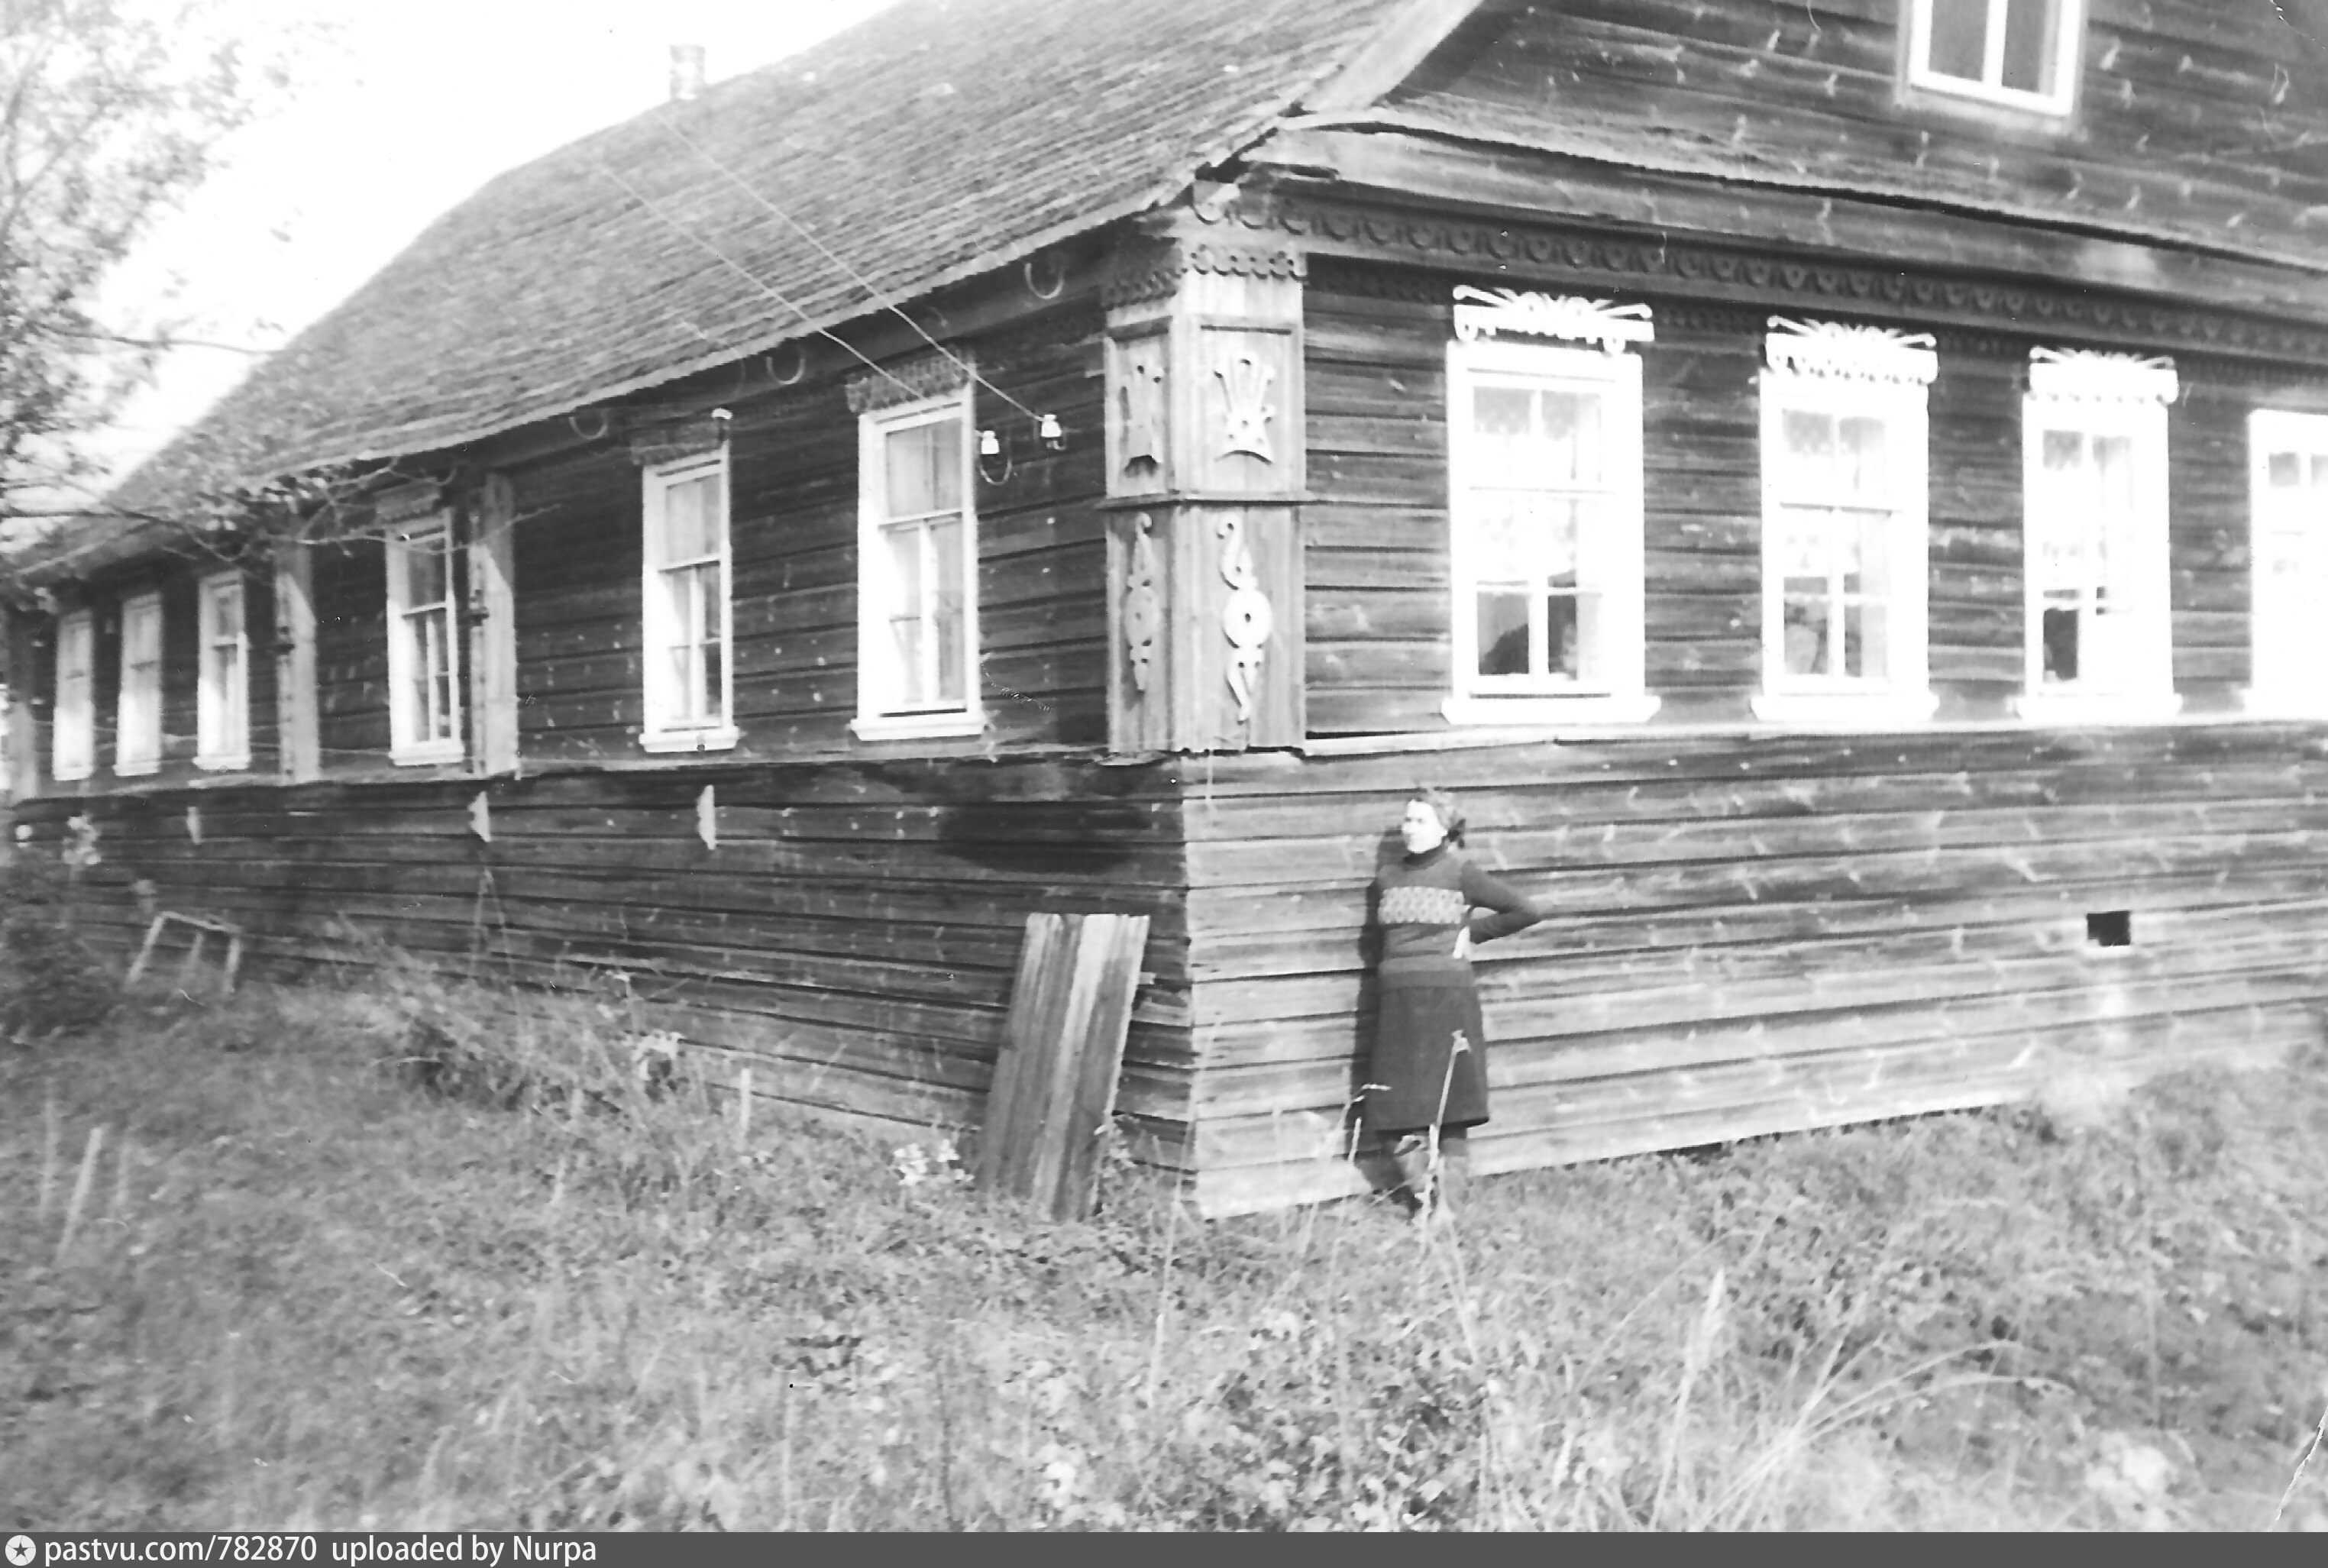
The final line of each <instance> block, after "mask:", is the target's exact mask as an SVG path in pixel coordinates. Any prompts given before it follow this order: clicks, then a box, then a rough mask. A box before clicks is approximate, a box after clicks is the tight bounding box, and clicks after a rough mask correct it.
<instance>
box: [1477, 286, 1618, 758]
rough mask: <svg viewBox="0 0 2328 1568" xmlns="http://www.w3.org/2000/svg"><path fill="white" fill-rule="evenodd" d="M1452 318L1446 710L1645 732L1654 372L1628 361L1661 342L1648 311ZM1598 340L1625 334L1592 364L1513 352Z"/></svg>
mask: <svg viewBox="0 0 2328 1568" xmlns="http://www.w3.org/2000/svg"><path fill="white" fill-rule="evenodd" d="M1459 297H1477V298H1485V297H1486V296H1485V294H1484V291H1480V290H1461V291H1459ZM1457 311H1458V324H1457V333H1458V335H1457V337H1456V338H1455V340H1454V341H1453V342H1451V343H1449V344H1448V347H1447V473H1448V524H1449V538H1448V543H1449V550H1448V562H1449V567H1450V585H1451V588H1452V593H1453V604H1452V606H1451V608H1452V612H1453V614H1452V615H1451V616H1450V624H1451V627H1452V630H1453V634H1454V635H1453V643H1454V671H1453V676H1454V679H1453V690H1451V691H1450V693H1449V695H1448V698H1447V700H1446V702H1445V704H1444V705H1443V711H1444V712H1445V713H1446V715H1447V717H1448V718H1450V720H1452V721H1453V722H1455V723H1457V724H1486V725H1495V724H1543V723H1591V722H1617V723H1632V722H1638V720H1641V719H1644V718H1647V717H1648V716H1649V715H1650V714H1651V713H1653V712H1655V711H1656V709H1657V699H1655V698H1654V697H1651V696H1649V695H1648V694H1647V692H1646V691H1645V690H1644V689H1643V658H1644V653H1643V645H1644V636H1643V624H1642V623H1643V606H1642V546H1641V361H1640V356H1639V355H1638V354H1636V353H1633V352H1629V351H1627V350H1626V348H1625V347H1624V344H1625V343H1627V342H1642V341H1647V339H1648V338H1649V336H1650V328H1649V323H1648V317H1647V310H1646V309H1645V308H1642V307H1638V306H1634V307H1629V308H1628V309H1625V310H1622V311H1620V308H1619V307H1615V306H1610V305H1604V304H1602V303H1600V302H1597V301H1577V300H1565V299H1561V300H1553V299H1546V298H1544V296H1527V295H1507V296H1500V297H1499V298H1497V299H1496V300H1495V301H1494V302H1493V303H1488V304H1483V305H1478V306H1467V305H1458V306H1457ZM1596 326H1597V327H1598V328H1599V329H1600V330H1603V331H1612V332H1613V330H1614V329H1617V328H1624V329H1628V330H1625V331H1624V333H1623V335H1621V336H1619V335H1611V336H1610V337H1609V338H1607V339H1606V340H1604V342H1603V343H1601V344H1600V346H1590V347H1588V346H1584V345H1583V344H1581V343H1575V342H1545V341H1542V340H1541V339H1540V338H1539V339H1535V340H1533V341H1531V340H1529V339H1527V338H1525V337H1524V336H1523V337H1519V338H1509V337H1504V336H1501V335H1500V333H1504V332H1513V333H1522V334H1525V333H1531V332H1538V333H1546V334H1547V335H1549V333H1552V332H1554V331H1557V332H1559V333H1561V335H1563V336H1567V335H1569V334H1570V333H1571V332H1574V333H1578V334H1580V335H1581V334H1582V333H1583V332H1586V331H1589V330H1592V329H1593V328H1595V327H1596ZM1467 329H1468V330H1469V332H1470V333H1472V335H1470V336H1469V337H1466V336H1465V335H1463V334H1464V333H1465V332H1466V330H1467Z"/></svg>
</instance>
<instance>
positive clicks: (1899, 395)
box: [1751, 316, 1939, 728]
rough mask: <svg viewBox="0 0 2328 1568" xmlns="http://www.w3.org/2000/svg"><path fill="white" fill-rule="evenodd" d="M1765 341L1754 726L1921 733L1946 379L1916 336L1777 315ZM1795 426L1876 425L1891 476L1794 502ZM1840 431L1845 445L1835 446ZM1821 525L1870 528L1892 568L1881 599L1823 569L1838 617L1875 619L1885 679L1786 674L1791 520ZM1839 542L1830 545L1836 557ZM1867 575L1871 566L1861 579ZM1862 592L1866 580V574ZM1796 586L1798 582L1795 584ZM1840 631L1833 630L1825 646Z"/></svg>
mask: <svg viewBox="0 0 2328 1568" xmlns="http://www.w3.org/2000/svg"><path fill="white" fill-rule="evenodd" d="M1770 326H1771V329H1772V330H1771V331H1770V333H1769V334H1768V336H1767V337H1766V338H1765V339H1764V341H1763V355H1764V359H1765V361H1766V362H1765V368H1764V369H1763V371H1762V373H1761V380H1760V401H1761V453H1762V549H1761V558H1762V616H1761V620H1762V626H1761V646H1762V689H1761V690H1760V692H1759V693H1758V694H1756V696H1755V697H1754V698H1753V699H1752V703H1751V706H1752V709H1753V712H1754V716H1755V717H1756V718H1760V719H1763V720H1765V721H1769V722H1776V723H1784V724H1809V725H1822V726H1825V725H1835V726H1841V727H1845V728H1881V727H1891V726H1897V725H1903V724H1921V723H1923V722H1924V721H1925V720H1927V719H1929V718H1931V716H1932V714H1933V712H1934V710H1935V709H1937V708H1938V705H1939V699H1938V697H1937V695H1935V694H1934V692H1933V691H1932V690H1931V684H1930V676H1929V657H1930V655H1929V646H1928V644H1929V633H1928V623H1929V593H1930V577H1931V546H1930V532H1929V521H1930V504H1931V503H1930V481H1929V472H1928V465H1929V441H1930V411H1929V396H1928V389H1929V385H1930V383H1931V381H1932V380H1934V379H1935V377H1937V375H1938V369H1939V364H1938V356H1937V355H1936V353H1935V352H1934V351H1933V348H1932V340H1931V339H1930V338H1929V337H1928V336H1925V335H1924V334H1921V333H1899V332H1893V331H1891V330H1888V329H1885V328H1882V327H1868V326H1855V325H1845V324H1837V323H1827V322H1798V321H1789V320H1786V319H1784V318H1781V317H1777V316H1773V317H1772V318H1771V319H1770ZM1790 415H1807V416H1809V417H1811V418H1819V419H1831V420H1835V421H1836V422H1837V423H1838V427H1839V425H1840V422H1841V421H1842V420H1844V419H1845V418H1876V419H1880V420H1881V422H1882V430H1883V451H1884V473H1883V483H1882V486H1881V488H1880V489H1879V490H1878V491H1876V492H1875V493H1873V494H1864V495H1863V494H1861V493H1855V492H1854V493H1852V494H1849V495H1842V494H1836V493H1826V494H1821V493H1816V485H1812V486H1810V487H1808V488H1803V489H1798V484H1803V482H1804V480H1805V475H1803V474H1800V473H1799V472H1798V471H1797V470H1796V469H1795V468H1794V467H1793V465H1790V464H1789V463H1788V460H1787V452H1788V438H1787V427H1788V417H1789V416H1790ZM1839 435H1840V432H1839V428H1838V438H1839ZM1817 512H1826V513H1828V522H1829V525H1830V529H1833V528H1835V527H1840V526H1842V522H1843V516H1844V514H1845V513H1850V512H1857V513H1859V514H1861V515H1863V516H1864V517H1867V518H1868V519H1869V520H1870V521H1871V522H1872V524H1873V530H1874V534H1875V538H1876V539H1877V540H1878V541H1879V542H1880V544H1881V547H1882V551H1883V555H1884V565H1885V571H1884V573H1883V576H1884V577H1886V578H1888V580H1889V587H1888V589H1886V590H1883V591H1880V592H1874V593H1870V592H1868V591H1866V590H1865V589H1864V587H1862V588H1861V589H1860V590H1856V591H1854V590H1851V589H1849V588H1848V587H1847V585H1846V584H1845V582H1844V580H1843V579H1842V578H1841V577H1839V576H1838V575H1837V573H1838V572H1839V569H1840V568H1839V565H1838V563H1839V561H1840V560H1841V559H1843V558H1841V557H1840V556H1836V555H1832V554H1830V555H1828V556H1827V557H1826V558H1825V559H1826V560H1827V562H1828V574H1829V584H1830V587H1829V597H1828V598H1826V600H1825V601H1824V602H1825V603H1826V607H1827V610H1828V612H1829V615H1830V617H1831V616H1832V615H1835V614H1837V613H1841V614H1843V615H1846V616H1847V615H1848V613H1849V610H1850V608H1851V607H1852V606H1854V604H1855V605H1856V606H1858V607H1859V609H1860V611H1861V613H1862V616H1863V620H1862V623H1861V624H1862V634H1863V636H1864V635H1865V627H1866V624H1867V620H1868V618H1869V617H1868V616H1867V614H1866V613H1867V612H1868V611H1869V610H1871V609H1872V610H1873V611H1875V612H1876V617H1877V618H1880V624H1881V625H1882V628H1883V634H1884V643H1885V653H1886V657H1885V660H1884V669H1883V671H1882V674H1881V675H1861V676H1854V675H1849V674H1822V673H1817V672H1812V671H1803V672H1796V671H1790V670H1789V669H1788V657H1787V650H1788V633H1789V631H1790V630H1795V629H1797V628H1793V627H1790V625H1789V623H1788V592H1787V584H1788V581H1789V580H1790V578H1789V577H1788V571H1787V566H1788V562H1787V559H1786V553H1787V552H1786V550H1785V549H1784V548H1783V542H1784V541H1785V540H1787V539H1788V538H1789V537H1790V532H1791V530H1792V529H1793V528H1795V527H1797V526H1801V525H1800V524H1798V523H1797V522H1794V521H1790V520H1794V519H1798V518H1802V517H1804V516H1805V515H1806V514H1813V513H1817ZM1833 543H1834V540H1833V539H1832V537H1831V538H1830V544H1831V546H1832V545H1833ZM1863 565H1864V562H1863ZM1860 576H1861V579H1862V582H1863V583H1864V581H1865V578H1866V576H1867V574H1866V573H1865V572H1864V571H1862V573H1861V574H1860ZM1793 580H1798V579H1793ZM1833 624H1834V623H1833V621H1832V619H1830V620H1829V622H1828V626H1829V630H1830V633H1832V629H1833Z"/></svg>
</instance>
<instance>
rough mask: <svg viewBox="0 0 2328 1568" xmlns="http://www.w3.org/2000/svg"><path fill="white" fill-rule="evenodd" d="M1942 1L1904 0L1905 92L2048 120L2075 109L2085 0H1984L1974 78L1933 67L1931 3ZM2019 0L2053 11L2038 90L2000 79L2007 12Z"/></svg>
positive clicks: (1922, 98)
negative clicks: (1978, 63)
mask: <svg viewBox="0 0 2328 1568" xmlns="http://www.w3.org/2000/svg"><path fill="white" fill-rule="evenodd" d="M1942 3H1945V0H1906V11H1905V14H1904V21H1905V23H1906V25H1905V27H1904V28H1903V30H1902V31H1903V34H1904V36H1903V39H1902V42H1901V85H1902V90H1903V93H1904V94H1905V95H1906V96H1908V97H1909V98H1910V99H1913V100H1914V101H1917V102H1920V103H1926V104H1932V105H1935V106H1938V105H1954V106H1959V107H1966V108H1989V109H2001V110H2006V111H2010V112H2011V113H2013V114H2014V115H2016V116H2019V117H2042V118H2043V119H2046V120H2051V121H2060V120H2065V119H2067V118H2068V117H2070V114H2071V113H2072V112H2073V111H2074V110H2075V108H2077V98H2078V79H2079V75H2080V74H2082V70H2081V68H2082V66H2083V63H2084V60H2085V33H2086V0H1985V4H1986V5H1987V8H1988V15H1987V20H1986V27H1985V34H1986V36H1985V59H1984V61H1983V62H1982V68H1981V69H1982V74H1981V76H1980V77H1979V78H1978V79H1975V78H1972V77H1967V76H1958V75H1954V74H1951V73H1948V72H1946V71H1940V70H1934V69H1933V67H1932V63H1931V61H1932V24H1933V14H1934V12H1933V8H1934V6H1935V5H1938V4H1942ZM1976 3H1978V0H1976ZM2023 5H2043V6H2045V7H2047V8H2048V9H2049V10H2050V11H2051V14H2052V37H2051V42H2050V45H2049V47H2048V58H2047V60H2046V61H2045V72H2046V79H2047V80H2046V85H2045V86H2044V88H2043V89H2042V90H2035V91H2032V90H2030V89H2023V88H2014V87H2007V86H2005V85H2004V80H2003V72H2004V58H2003V57H2004V33H2003V28H2004V23H2005V19H2006V16H2007V15H2008V14H2009V13H2010V12H2011V11H2012V10H2013V9H2014V7H2016V6H2023Z"/></svg>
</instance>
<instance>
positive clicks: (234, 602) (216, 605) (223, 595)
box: [211, 583, 242, 642]
mask: <svg viewBox="0 0 2328 1568" xmlns="http://www.w3.org/2000/svg"><path fill="white" fill-rule="evenodd" d="M211 615H212V618H211V634H212V635H213V636H214V637H215V638H216V639H217V640H218V641H220V642H232V641H234V640H235V639H237V638H239V637H240V636H241V635H242V585H241V584H240V583H224V584H221V585H220V586H219V587H215V588H213V589H211Z"/></svg>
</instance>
